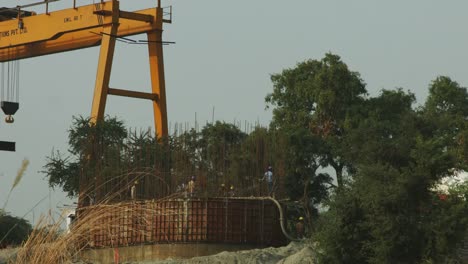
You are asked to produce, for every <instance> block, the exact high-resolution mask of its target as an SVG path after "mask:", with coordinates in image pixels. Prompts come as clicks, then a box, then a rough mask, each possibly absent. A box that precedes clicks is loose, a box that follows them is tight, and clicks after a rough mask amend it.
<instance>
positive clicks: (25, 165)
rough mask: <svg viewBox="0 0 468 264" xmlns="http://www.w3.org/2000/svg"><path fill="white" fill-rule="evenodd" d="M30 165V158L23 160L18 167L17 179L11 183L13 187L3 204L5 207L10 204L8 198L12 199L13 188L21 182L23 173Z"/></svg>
mask: <svg viewBox="0 0 468 264" xmlns="http://www.w3.org/2000/svg"><path fill="white" fill-rule="evenodd" d="M28 165H29V160H28V159H24V160H23V162H21V167H20V168H19V169H18V172H17V173H16V177H15V180H14V181H13V184H12V185H11V189H10V191H9V192H8V196H7V198H6V200H5V203H4V204H3V209H5V207H6V205H7V204H8V200H9V199H10V195H11V192H12V191H13V189H15V188H16V186H18V184H19V183H20V182H21V179H22V178H23V175H24V173H25V172H26V169H27V168H28Z"/></svg>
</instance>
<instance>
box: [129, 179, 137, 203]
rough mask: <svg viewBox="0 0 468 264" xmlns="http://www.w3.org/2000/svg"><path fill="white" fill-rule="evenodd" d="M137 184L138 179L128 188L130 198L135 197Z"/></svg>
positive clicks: (133, 198)
mask: <svg viewBox="0 0 468 264" xmlns="http://www.w3.org/2000/svg"><path fill="white" fill-rule="evenodd" d="M137 185H138V181H135V182H134V183H133V186H132V188H130V197H131V199H132V200H135V199H136V195H137Z"/></svg>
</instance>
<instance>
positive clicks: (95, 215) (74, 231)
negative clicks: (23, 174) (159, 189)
mask: <svg viewBox="0 0 468 264" xmlns="http://www.w3.org/2000/svg"><path fill="white" fill-rule="evenodd" d="M116 193H118V192H116ZM180 195H181V194H174V195H172V196H169V197H166V198H164V199H173V198H176V197H178V196H180ZM113 198H115V197H113V196H109V197H107V199H106V200H105V201H102V202H100V203H99V204H95V205H92V206H88V207H86V208H85V209H84V210H82V211H80V212H78V219H77V221H75V223H74V224H73V225H72V227H71V229H70V232H69V233H67V232H64V231H63V230H62V227H63V226H64V225H65V221H66V215H65V214H64V215H62V216H61V217H60V218H59V219H58V220H54V219H51V218H50V216H49V217H43V218H41V219H40V220H39V222H38V224H37V225H36V227H35V228H34V231H33V232H32V234H31V235H30V237H29V239H28V240H27V241H26V242H25V243H24V245H23V246H22V247H21V248H20V249H19V251H18V253H17V256H16V259H15V260H13V261H12V262H11V263H19V264H23V263H24V264H26V263H27V264H44V263H74V262H76V261H77V260H79V259H80V253H81V252H82V251H83V250H84V249H86V248H89V247H90V246H94V245H93V244H92V241H93V240H92V236H91V234H96V233H102V232H103V231H104V232H106V236H108V237H111V238H114V237H118V234H117V233H116V232H117V231H113V230H118V229H119V228H118V227H119V225H120V224H121V222H122V219H119V218H118V217H115V215H121V214H116V213H115V212H116V211H117V212H118V211H123V210H126V211H127V212H128V214H130V215H131V214H132V212H131V210H133V209H132V208H134V207H133V206H131V205H132V204H134V203H135V202H134V201H128V202H121V203H113V204H112V203H109V201H112V200H113ZM158 201H161V200H158ZM129 210H130V212H129ZM142 210H143V211H142ZM138 213H139V214H140V215H156V214H161V210H160V208H158V207H155V206H152V207H151V206H150V207H145V208H139V209H138ZM166 213H169V212H166ZM49 215H50V214H49ZM111 215H112V216H114V217H110V216H111ZM132 231H134V230H128V232H132Z"/></svg>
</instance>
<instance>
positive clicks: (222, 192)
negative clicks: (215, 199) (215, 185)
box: [219, 183, 227, 196]
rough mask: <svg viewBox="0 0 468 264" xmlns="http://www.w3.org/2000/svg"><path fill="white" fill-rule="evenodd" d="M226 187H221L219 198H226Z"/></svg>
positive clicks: (222, 185) (223, 185)
mask: <svg viewBox="0 0 468 264" xmlns="http://www.w3.org/2000/svg"><path fill="white" fill-rule="evenodd" d="M226 192H227V191H226V185H225V184H224V183H222V184H221V186H220V187H219V196H226Z"/></svg>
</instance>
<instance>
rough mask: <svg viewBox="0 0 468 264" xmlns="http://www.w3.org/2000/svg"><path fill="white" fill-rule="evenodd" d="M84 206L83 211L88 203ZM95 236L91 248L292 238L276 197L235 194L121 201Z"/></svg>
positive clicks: (262, 242)
mask: <svg viewBox="0 0 468 264" xmlns="http://www.w3.org/2000/svg"><path fill="white" fill-rule="evenodd" d="M81 210H82V211H81V214H83V213H85V212H86V210H87V208H86V207H85V208H82V209H81ZM77 221H80V216H78V220H77ZM90 240H91V241H90V243H89V245H88V247H116V246H128V245H139V244H150V243H224V244H250V245H265V246H270V245H273V246H275V245H284V244H285V243H286V238H285V237H284V235H283V234H282V233H281V229H280V224H279V212H278V208H277V207H276V206H275V205H274V204H273V203H272V202H271V201H268V200H250V199H230V198H225V199H177V200H166V201H135V202H133V203H129V204H124V205H121V206H115V210H110V211H109V212H107V213H106V215H102V216H101V217H100V220H99V222H98V223H97V225H95V226H93V228H92V230H90Z"/></svg>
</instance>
